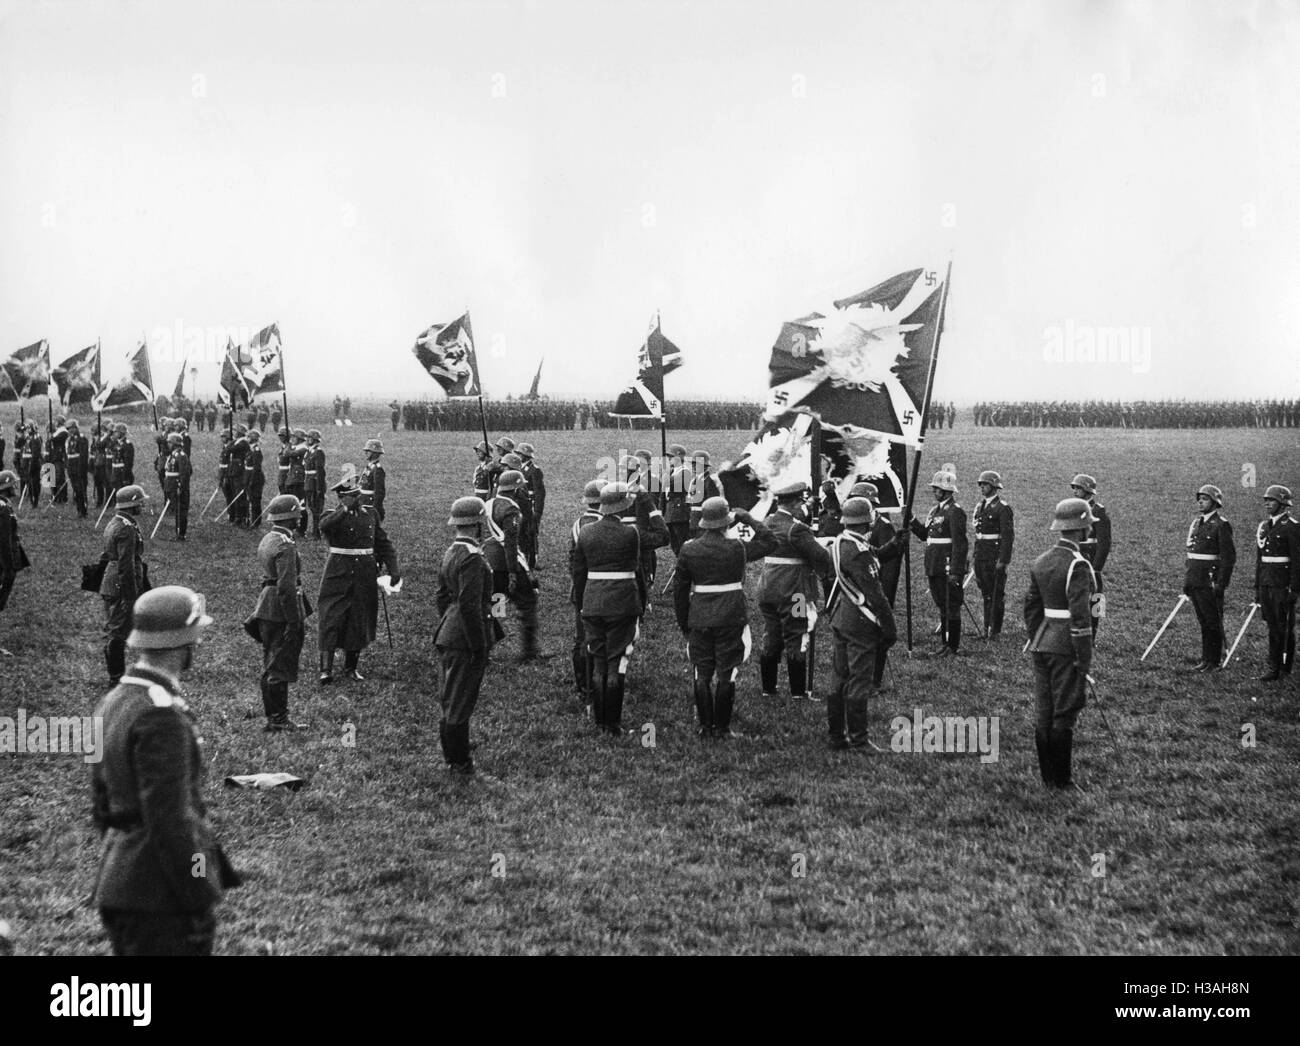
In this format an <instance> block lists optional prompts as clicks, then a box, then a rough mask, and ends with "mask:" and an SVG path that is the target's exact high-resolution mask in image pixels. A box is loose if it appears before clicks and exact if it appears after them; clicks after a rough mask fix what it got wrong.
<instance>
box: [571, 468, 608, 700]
mask: <svg viewBox="0 0 1300 1046" xmlns="http://www.w3.org/2000/svg"><path fill="white" fill-rule="evenodd" d="M604 486H605V484H604V481H602V480H599V479H593V480H591V481H590V482H589V483H588V484H587V485H586V486H585V487H584V488H583V491H582V500H583V502H584V504H585V505H586V508H584V509H583V510H582V513H581V514H580V515H579V516H578V518H577V519H575V520H574V521H573V527H572V528H571V529H570V531H569V576H570V579H572V576H573V554H574V552H575V551H576V550H577V547H578V535H579V534H580V533H581V532H582V528H583V527H585V526H588V525H589V524H591V523H596V522H598V521H599V520H600V518H601V517H600V492H601V490H602V489H603V488H604ZM569 602H570V603H572V604H573V686H574V690H575V692H576V693H577V695H578V698H579V699H580V700H581V701H582V703H583V706H584V707H585V708H586V710H587V714H588V715H590V714H591V658H590V656H588V654H587V639H586V635H585V633H584V632H583V628H582V605H581V603H580V602H579V601H578V598H577V593H576V591H575V590H574V587H573V583H572V580H570V583H569Z"/></svg>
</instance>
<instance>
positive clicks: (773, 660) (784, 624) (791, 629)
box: [758, 482, 831, 701]
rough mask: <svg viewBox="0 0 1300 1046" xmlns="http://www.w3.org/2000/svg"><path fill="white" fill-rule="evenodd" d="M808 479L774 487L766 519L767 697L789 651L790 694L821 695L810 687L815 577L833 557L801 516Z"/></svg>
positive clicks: (761, 595) (762, 601)
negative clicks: (770, 540) (770, 544)
mask: <svg viewBox="0 0 1300 1046" xmlns="http://www.w3.org/2000/svg"><path fill="white" fill-rule="evenodd" d="M807 493H808V484H807V483H803V482H799V483H791V484H789V485H788V486H785V487H782V488H781V489H780V490H777V491H774V492H773V496H774V497H775V498H776V508H775V510H774V511H772V512H771V513H769V515H768V516H767V519H766V520H765V521H764V522H765V523H766V524H767V526H768V529H769V530H771V532H772V534H773V536H774V537H775V538H776V548H774V549H773V550H772V551H771V552H770V553H768V555H767V558H766V559H764V560H763V579H762V583H761V584H760V585H759V590H758V607H759V610H760V611H762V614H763V649H762V653H761V654H760V655H759V660H758V668H759V677H760V679H761V682H762V688H763V696H764V697H769V698H774V697H776V688H777V681H778V677H779V675H780V671H781V655H782V654H783V653H784V654H785V666H786V673H787V675H788V677H789V683H790V697H791V698H792V699H794V700H796V701H798V700H800V699H802V698H807V699H808V700H810V701H814V700H817V698H815V697H814V696H813V694H812V692H811V691H810V690H809V688H808V655H809V651H810V650H811V648H812V643H813V638H812V637H813V635H814V632H815V630H816V628H817V593H818V588H817V576H818V575H821V576H823V577H824V576H826V575H827V574H828V573H830V569H831V560H830V556H828V555H827V553H826V550H825V549H824V548H823V547H822V546H821V545H819V544H818V543H817V538H816V536H814V534H813V532H812V530H811V528H809V526H808V525H807V524H806V523H803V522H801V521H800V520H799V518H798V513H799V510H800V507H801V506H802V504H803V499H804V496H805V495H806V494H807Z"/></svg>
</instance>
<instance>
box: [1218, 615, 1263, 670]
mask: <svg viewBox="0 0 1300 1046" xmlns="http://www.w3.org/2000/svg"><path fill="white" fill-rule="evenodd" d="M1258 609H1259V604H1258V603H1251V604H1250V613H1249V614H1247V615H1246V620H1245V621H1243V622H1242V623H1241V631H1240V632H1238V633H1237V638H1236V640H1234V641H1233V644H1232V649H1231V650H1229V651H1228V656H1227V657H1225V658H1224V659H1223V667H1224V668H1227V667H1228V662H1229V661H1231V660H1232V655H1233V654H1235V653H1236V652H1237V644H1238V643H1240V642H1241V637H1242V636H1244V635H1245V634H1246V629H1247V628H1248V627H1249V626H1250V621H1251V618H1253V617H1254V616H1255V611H1256V610H1258Z"/></svg>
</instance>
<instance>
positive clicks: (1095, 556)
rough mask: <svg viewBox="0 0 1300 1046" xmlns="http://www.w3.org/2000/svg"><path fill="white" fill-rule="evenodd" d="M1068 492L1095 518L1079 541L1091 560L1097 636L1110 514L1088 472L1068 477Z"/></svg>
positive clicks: (1103, 602)
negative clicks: (1099, 497) (1081, 501)
mask: <svg viewBox="0 0 1300 1046" xmlns="http://www.w3.org/2000/svg"><path fill="white" fill-rule="evenodd" d="M1070 492H1071V493H1072V494H1073V495H1074V496H1075V497H1076V498H1082V499H1083V500H1084V501H1086V502H1087V503H1088V509H1089V511H1091V513H1092V516H1093V519H1094V520H1095V522H1094V523H1093V524H1092V526H1090V527H1089V528H1088V534H1087V536H1086V537H1085V538H1084V539H1083V540H1082V541H1080V542H1079V548H1080V549H1081V550H1082V552H1083V554H1084V557H1085V558H1086V559H1087V560H1088V562H1089V563H1091V564H1092V573H1093V577H1094V579H1095V580H1096V584H1097V587H1096V590H1095V592H1094V593H1093V597H1092V603H1093V606H1092V638H1093V639H1094V640H1095V639H1096V638H1097V627H1098V626H1099V625H1100V624H1101V619H1102V618H1103V617H1105V616H1106V596H1105V591H1106V589H1105V586H1104V584H1103V579H1102V571H1103V570H1105V569H1106V560H1107V559H1108V558H1109V557H1110V515H1109V514H1108V513H1107V512H1106V506H1105V505H1103V504H1102V503H1101V502H1100V501H1098V500H1097V481H1096V480H1095V479H1093V478H1092V477H1091V476H1088V475H1085V474H1084V473H1082V472H1081V473H1079V474H1078V475H1077V476H1075V477H1074V479H1072V480H1070Z"/></svg>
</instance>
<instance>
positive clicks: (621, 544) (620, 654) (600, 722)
mask: <svg viewBox="0 0 1300 1046" xmlns="http://www.w3.org/2000/svg"><path fill="white" fill-rule="evenodd" d="M634 501H635V498H634V496H633V493H632V491H631V490H629V489H628V486H627V484H626V483H607V484H605V486H604V488H603V489H602V490H601V492H600V514H601V517H602V518H601V519H600V521H599V522H597V523H592V524H590V525H589V526H586V527H583V528H582V529H581V530H580V531H579V533H578V544H577V547H576V548H575V549H574V552H573V593H574V599H575V600H576V601H577V605H578V606H579V607H580V608H581V611H582V626H583V631H584V632H585V634H586V637H587V653H588V655H589V656H590V657H591V662H592V669H591V671H592V676H591V678H592V685H591V711H592V720H593V722H594V723H595V725H596V728H597V729H598V730H601V731H603V732H605V733H609V734H613V735H615V736H621V735H622V732H623V727H622V722H623V696H624V691H625V689H626V686H627V670H628V665H629V662H630V660H631V657H632V649H633V644H634V643H635V641H636V638H637V635H638V632H639V628H638V625H637V621H638V619H639V618H640V617H641V614H642V612H643V611H644V607H645V597H644V595H643V591H642V588H641V585H640V584H639V583H638V580H639V577H640V570H641V538H640V535H639V533H638V531H637V529H636V528H635V527H629V526H626V525H624V524H623V522H622V520H620V519H619V516H620V514H622V513H623V512H625V511H626V510H627V509H629V508H631V507H632V505H633V503H634Z"/></svg>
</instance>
